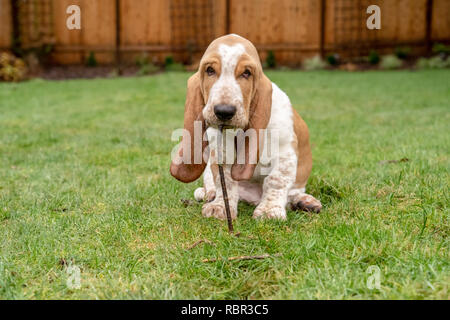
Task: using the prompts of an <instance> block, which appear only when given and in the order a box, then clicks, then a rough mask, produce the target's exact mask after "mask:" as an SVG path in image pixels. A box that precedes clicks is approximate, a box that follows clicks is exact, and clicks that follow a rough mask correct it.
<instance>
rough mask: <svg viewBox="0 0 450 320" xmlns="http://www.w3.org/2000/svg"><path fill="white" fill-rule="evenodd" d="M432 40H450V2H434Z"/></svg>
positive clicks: (438, 0)
mask: <svg viewBox="0 0 450 320" xmlns="http://www.w3.org/2000/svg"><path fill="white" fill-rule="evenodd" d="M433 3H434V5H433V14H432V23H431V38H432V39H434V40H438V41H440V40H443V39H447V40H448V39H450V1H448V0H434V2H433Z"/></svg>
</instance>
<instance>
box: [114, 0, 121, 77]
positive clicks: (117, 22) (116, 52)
mask: <svg viewBox="0 0 450 320" xmlns="http://www.w3.org/2000/svg"><path fill="white" fill-rule="evenodd" d="M120 29H121V21H120V0H116V50H115V60H116V68H117V73H118V75H120V74H121V73H122V72H121V70H120Z"/></svg>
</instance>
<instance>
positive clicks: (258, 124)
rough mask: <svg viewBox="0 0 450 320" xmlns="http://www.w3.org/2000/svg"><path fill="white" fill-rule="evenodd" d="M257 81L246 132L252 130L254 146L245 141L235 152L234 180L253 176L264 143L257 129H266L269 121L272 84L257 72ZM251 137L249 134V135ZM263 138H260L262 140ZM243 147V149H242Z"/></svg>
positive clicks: (247, 140)
mask: <svg viewBox="0 0 450 320" xmlns="http://www.w3.org/2000/svg"><path fill="white" fill-rule="evenodd" d="M259 72H260V74H259V77H258V78H259V79H257V80H256V82H255V84H256V91H255V94H254V96H253V100H252V102H251V104H250V113H249V125H248V128H247V131H248V130H250V129H253V130H254V135H253V138H254V141H255V142H256V144H250V143H249V142H250V140H251V139H245V144H242V145H241V146H240V148H239V146H238V150H237V157H236V159H237V163H234V164H233V166H232V168H231V177H232V178H233V179H234V180H237V181H240V180H249V179H250V178H251V177H252V176H253V172H254V171H255V168H256V164H257V163H258V161H259V148H260V146H262V145H263V143H264V141H260V134H259V129H266V128H267V125H268V123H269V120H270V112H271V110H272V83H271V82H270V80H269V79H268V78H267V77H266V76H265V75H264V74H263V72H262V70H260V71H259ZM249 136H250V137H251V136H252V135H251V134H250V135H249ZM255 138H256V139H255ZM262 138H263V137H261V139H262ZM243 147H245V149H243ZM239 159H244V160H245V161H244V163H239V162H240V161H239Z"/></svg>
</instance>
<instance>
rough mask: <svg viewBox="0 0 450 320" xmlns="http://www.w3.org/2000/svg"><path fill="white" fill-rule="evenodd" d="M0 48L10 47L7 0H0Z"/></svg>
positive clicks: (10, 23)
mask: <svg viewBox="0 0 450 320" xmlns="http://www.w3.org/2000/svg"><path fill="white" fill-rule="evenodd" d="M0 21H1V28H0V49H4V48H10V47H11V40H12V39H11V35H12V19H11V2H10V1H9V0H0Z"/></svg>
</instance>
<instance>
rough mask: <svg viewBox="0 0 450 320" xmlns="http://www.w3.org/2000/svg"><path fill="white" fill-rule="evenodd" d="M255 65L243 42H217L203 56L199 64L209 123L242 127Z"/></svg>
mask: <svg viewBox="0 0 450 320" xmlns="http://www.w3.org/2000/svg"><path fill="white" fill-rule="evenodd" d="M256 68H257V65H256V63H255V62H254V61H253V58H252V57H251V56H250V55H248V54H247V53H246V51H245V48H244V46H243V45H242V44H240V43H237V44H233V45H227V44H220V45H219V46H218V49H217V50H215V51H214V52H211V53H209V54H208V55H206V56H204V57H203V59H202V61H201V63H200V68H199V73H200V77H201V82H202V92H203V97H204V100H205V107H204V108H203V117H204V119H205V121H206V123H207V125H208V126H213V127H216V126H219V125H227V126H232V127H236V128H242V129H244V128H245V127H246V126H247V124H248V121H249V112H250V104H251V101H252V98H253V96H254V92H255V73H256V71H257V69H256Z"/></svg>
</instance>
